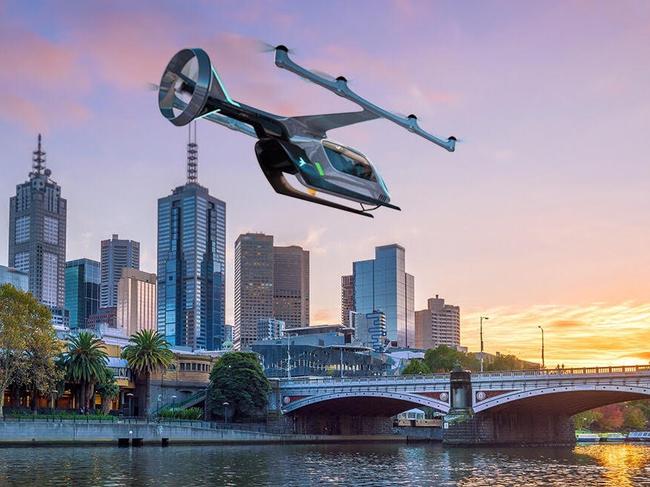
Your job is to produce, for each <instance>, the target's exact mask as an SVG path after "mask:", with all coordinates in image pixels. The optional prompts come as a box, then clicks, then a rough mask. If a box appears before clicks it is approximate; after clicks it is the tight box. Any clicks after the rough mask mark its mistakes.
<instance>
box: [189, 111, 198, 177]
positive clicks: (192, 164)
mask: <svg viewBox="0 0 650 487" xmlns="http://www.w3.org/2000/svg"><path fill="white" fill-rule="evenodd" d="M192 125H194V135H192ZM188 127H189V134H188V139H187V184H197V183H198V182H199V146H198V144H197V143H196V122H193V123H190V124H189V126H188Z"/></svg>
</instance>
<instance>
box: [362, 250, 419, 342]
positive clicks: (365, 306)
mask: <svg viewBox="0 0 650 487" xmlns="http://www.w3.org/2000/svg"><path fill="white" fill-rule="evenodd" d="M405 253H406V252H405V250H404V247H402V246H400V245H397V244H393V245H384V246H381V247H376V248H375V258H374V259H372V260H364V261H359V262H354V263H353V279H354V310H355V311H356V312H357V313H361V314H364V315H365V314H367V313H373V312H375V311H382V312H383V313H384V314H385V315H386V333H387V337H388V340H390V341H391V342H395V343H396V344H397V346H399V347H409V346H411V347H412V346H414V345H415V309H414V308H415V305H414V303H415V301H414V300H415V298H414V288H415V279H414V277H413V276H412V275H410V274H407V273H406V263H405V262H406V257H405Z"/></svg>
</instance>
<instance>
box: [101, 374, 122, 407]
mask: <svg viewBox="0 0 650 487" xmlns="http://www.w3.org/2000/svg"><path fill="white" fill-rule="evenodd" d="M96 390H97V393H98V394H99V395H100V396H101V398H102V413H104V414H107V413H108V412H109V410H110V404H111V401H112V400H113V399H115V398H116V397H117V396H118V394H119V393H120V386H118V385H117V382H116V381H115V376H114V375H113V372H112V371H111V370H110V369H109V368H108V367H104V374H103V376H102V377H101V378H100V380H99V382H98V383H97V388H96Z"/></svg>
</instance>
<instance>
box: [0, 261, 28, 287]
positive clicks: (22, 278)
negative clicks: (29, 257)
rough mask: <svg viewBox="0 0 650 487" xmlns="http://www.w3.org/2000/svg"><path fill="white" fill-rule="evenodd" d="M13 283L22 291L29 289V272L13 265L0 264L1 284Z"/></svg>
mask: <svg viewBox="0 0 650 487" xmlns="http://www.w3.org/2000/svg"><path fill="white" fill-rule="evenodd" d="M2 284H11V285H12V286H13V287H15V288H16V289H20V290H21V291H29V274H27V273H26V272H21V271H19V270H18V269H15V268H13V267H7V266H4V265H0V285H2Z"/></svg>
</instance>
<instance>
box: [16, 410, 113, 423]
mask: <svg viewBox="0 0 650 487" xmlns="http://www.w3.org/2000/svg"><path fill="white" fill-rule="evenodd" d="M6 417H7V418H15V419H34V414H33V413H32V412H30V411H15V412H14V411H9V412H7V415H6ZM39 418H40V419H70V420H75V421H87V420H91V421H96V420H102V421H115V420H116V418H115V416H111V415H109V414H100V413H95V414H78V413H72V412H43V413H41V414H39Z"/></svg>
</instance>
